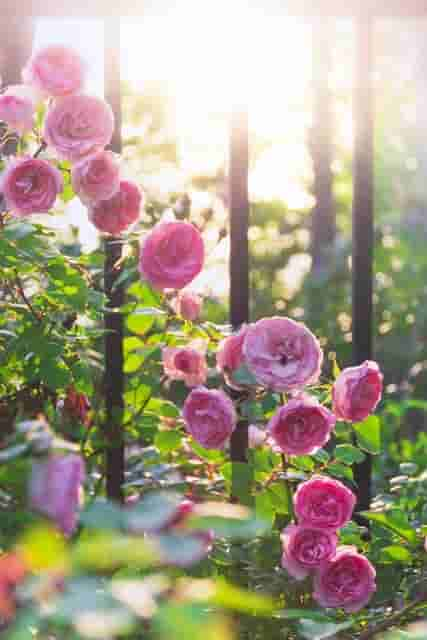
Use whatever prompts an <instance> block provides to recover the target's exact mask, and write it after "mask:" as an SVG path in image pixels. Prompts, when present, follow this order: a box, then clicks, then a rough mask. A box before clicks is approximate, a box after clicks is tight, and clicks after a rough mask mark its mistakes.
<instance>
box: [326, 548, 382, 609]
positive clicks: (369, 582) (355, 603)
mask: <svg viewBox="0 0 427 640" xmlns="http://www.w3.org/2000/svg"><path fill="white" fill-rule="evenodd" d="M375 575H376V574H375V569H374V567H373V566H372V564H371V563H370V562H369V560H368V559H367V558H365V556H362V555H361V554H360V553H358V552H357V549H356V548H355V547H338V549H337V553H336V555H335V556H334V557H333V558H332V559H331V560H329V561H328V562H327V563H325V564H324V565H322V566H321V567H320V568H319V569H318V571H317V573H316V575H315V577H314V593H313V596H314V598H315V600H316V601H317V602H318V603H319V604H320V606H322V607H335V608H337V607H340V608H343V609H344V610H345V611H346V612H347V613H355V612H356V611H359V610H360V609H362V608H363V607H364V606H366V605H367V604H368V602H369V600H370V599H371V596H372V594H373V593H374V592H375V591H376V588H377V587H376V584H375Z"/></svg>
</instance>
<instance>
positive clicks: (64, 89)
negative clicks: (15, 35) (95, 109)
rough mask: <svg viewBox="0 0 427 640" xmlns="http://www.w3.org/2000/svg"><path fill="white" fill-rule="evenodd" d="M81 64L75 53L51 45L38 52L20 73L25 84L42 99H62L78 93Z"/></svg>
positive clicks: (81, 79)
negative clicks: (32, 88) (34, 90)
mask: <svg viewBox="0 0 427 640" xmlns="http://www.w3.org/2000/svg"><path fill="white" fill-rule="evenodd" d="M83 76H84V69H83V63H82V60H81V58H80V56H79V55H78V53H76V52H75V51H73V50H72V49H69V48H67V47H63V46H61V45H51V46H49V47H46V48H44V49H41V50H40V51H38V52H37V53H36V54H35V55H34V56H33V57H32V58H31V59H30V61H29V62H28V64H27V65H26V67H25V68H24V69H23V71H22V77H23V80H24V82H25V83H26V84H29V85H31V86H33V87H34V88H35V89H36V90H37V91H39V92H40V94H41V95H42V96H43V97H53V98H62V97H64V96H68V95H70V94H72V93H78V92H79V91H80V90H81V88H82V86H83Z"/></svg>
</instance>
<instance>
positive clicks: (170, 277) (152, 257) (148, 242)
mask: <svg viewBox="0 0 427 640" xmlns="http://www.w3.org/2000/svg"><path fill="white" fill-rule="evenodd" d="M204 256H205V250H204V244H203V239H202V236H201V235H200V232H199V231H198V230H197V229H196V227H194V226H193V225H192V224H190V223H188V222H175V221H174V222H160V223H159V224H158V225H156V226H155V227H154V229H153V230H152V231H151V233H149V234H148V236H147V238H146V239H145V242H144V243H143V245H142V247H141V255H140V263H139V267H140V271H141V274H142V276H143V277H144V278H146V280H148V282H149V283H150V284H151V285H152V286H153V287H154V288H156V289H160V290H163V289H183V288H184V287H185V286H187V285H188V284H189V283H190V282H191V281H192V280H194V278H195V277H196V276H197V275H198V274H199V273H200V271H201V270H202V267H203V261H204Z"/></svg>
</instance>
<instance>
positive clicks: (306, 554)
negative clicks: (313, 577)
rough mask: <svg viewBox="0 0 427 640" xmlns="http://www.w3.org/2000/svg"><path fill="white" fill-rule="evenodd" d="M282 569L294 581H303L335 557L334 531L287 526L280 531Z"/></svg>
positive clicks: (335, 537)
mask: <svg viewBox="0 0 427 640" xmlns="http://www.w3.org/2000/svg"><path fill="white" fill-rule="evenodd" d="M280 539H281V541H282V548H283V555H282V567H283V568H284V569H286V570H287V572H288V573H289V574H290V575H291V576H292V577H294V578H295V579H296V580H304V578H306V577H307V576H308V575H309V574H310V573H311V572H312V571H314V570H315V569H318V568H319V567H321V566H322V565H323V564H324V563H325V562H327V561H328V560H330V559H331V558H333V556H334V555H335V551H336V547H337V543H338V536H337V534H336V533H335V532H334V531H328V530H325V529H313V528H310V527H302V526H298V525H293V524H291V525H289V526H288V527H286V529H284V530H283V531H282V534H281V536H280Z"/></svg>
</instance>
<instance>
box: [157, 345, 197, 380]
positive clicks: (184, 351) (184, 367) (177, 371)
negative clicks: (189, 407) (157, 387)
mask: <svg viewBox="0 0 427 640" xmlns="http://www.w3.org/2000/svg"><path fill="white" fill-rule="evenodd" d="M163 369H164V371H165V374H166V375H167V376H168V378H170V379H171V380H182V381H183V382H185V384H186V385H187V387H197V386H199V385H201V384H204V383H205V382H206V378H207V375H208V365H207V362H206V344H205V343H204V342H201V341H196V340H194V341H193V342H192V343H190V344H189V345H187V346H185V347H165V348H164V349H163Z"/></svg>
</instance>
